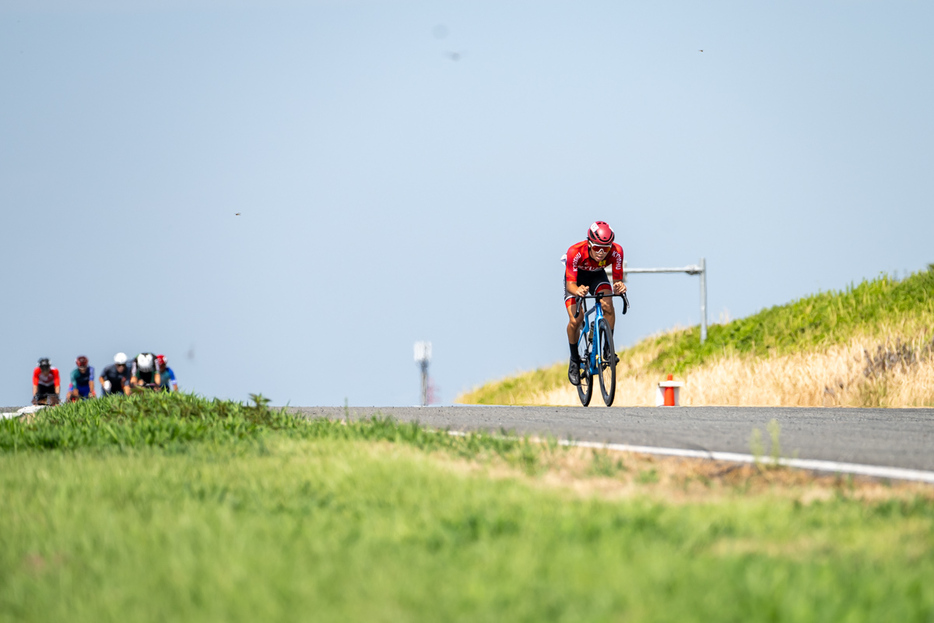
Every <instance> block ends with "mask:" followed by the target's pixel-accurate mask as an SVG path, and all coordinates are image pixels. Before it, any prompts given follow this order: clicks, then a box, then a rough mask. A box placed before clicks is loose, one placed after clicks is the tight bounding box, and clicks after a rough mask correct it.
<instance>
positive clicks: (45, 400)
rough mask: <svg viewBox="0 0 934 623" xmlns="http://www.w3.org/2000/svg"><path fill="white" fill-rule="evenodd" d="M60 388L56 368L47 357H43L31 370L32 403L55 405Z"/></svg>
mask: <svg viewBox="0 0 934 623" xmlns="http://www.w3.org/2000/svg"><path fill="white" fill-rule="evenodd" d="M61 390H62V382H61V379H60V377H59V375H58V368H53V367H52V365H51V364H50V363H49V359H48V357H43V358H42V359H40V360H39V365H38V366H37V367H36V369H35V370H33V371H32V404H34V405H37V404H40V403H41V404H46V405H56V404H58V393H59V392H60V391H61Z"/></svg>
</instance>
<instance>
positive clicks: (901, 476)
mask: <svg viewBox="0 0 934 623" xmlns="http://www.w3.org/2000/svg"><path fill="white" fill-rule="evenodd" d="M448 434H449V435H456V436H464V435H468V434H470V433H465V432H461V431H448ZM510 439H518V437H510ZM532 439H535V440H536V441H541V440H540V439H537V438H532ZM558 444H559V445H562V446H570V447H575V448H594V449H599V450H616V451H619V452H638V453H640V454H660V455H664V456H680V457H684V458H690V459H711V460H714V461H730V462H733V463H755V462H756V461H758V462H759V463H762V464H767V465H775V464H778V465H781V466H783V467H793V468H797V469H809V470H813V471H820V472H833V473H837V474H855V475H859V476H871V477H873V478H890V479H892V480H910V481H914V482H926V483H930V484H934V472H926V471H923V470H919V469H905V468H902V467H885V466H879V465H863V464H861V463H840V462H837V461H821V460H817V459H782V458H780V459H778V460H777V461H776V460H775V459H774V458H772V457H770V456H761V457H758V459H757V458H756V457H754V456H753V455H751V454H739V453H736V452H707V451H704V450H682V449H680V448H657V447H654V446H631V445H628V444H623V443H599V442H596V441H568V440H560V441H558Z"/></svg>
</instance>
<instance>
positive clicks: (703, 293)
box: [700, 258, 707, 344]
mask: <svg viewBox="0 0 934 623" xmlns="http://www.w3.org/2000/svg"><path fill="white" fill-rule="evenodd" d="M700 318H701V324H700V342H701V344H703V343H704V342H706V341H707V260H706V259H704V258H701V259H700Z"/></svg>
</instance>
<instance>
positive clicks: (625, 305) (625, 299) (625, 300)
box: [620, 292, 629, 316]
mask: <svg viewBox="0 0 934 623" xmlns="http://www.w3.org/2000/svg"><path fill="white" fill-rule="evenodd" d="M620 296H622V297H623V315H624V316H625V315H626V312H628V311H629V297H628V296H626V293H625V292H623V293H622V294H621V295H620Z"/></svg>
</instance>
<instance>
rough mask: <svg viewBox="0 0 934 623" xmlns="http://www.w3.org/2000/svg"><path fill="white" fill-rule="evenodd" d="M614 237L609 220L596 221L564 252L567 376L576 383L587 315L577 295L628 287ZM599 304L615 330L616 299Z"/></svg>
mask: <svg viewBox="0 0 934 623" xmlns="http://www.w3.org/2000/svg"><path fill="white" fill-rule="evenodd" d="M615 238H616V234H614V233H613V229H612V228H611V227H610V226H609V225H608V224H607V223H605V222H604V221H597V222H595V223H594V224H593V225H591V226H590V229H589V230H588V231H587V239H586V240H583V241H581V242H578V243H577V244H574V245H571V248H569V249H568V252H567V255H566V256H565V268H564V306H565V308H566V309H567V312H568V343H569V346H570V348H571V362H570V364H569V365H568V380H569V381H571V383H572V384H573V385H580V382H581V379H580V355H578V353H577V340H578V339H579V338H580V331H581V325H582V324H583V322H584V315H583V314H581V313H580V311H581V309H582V307H583V306H582V305H580V299H578V298H577V297H579V296H584V295H586V294H599V293H607V294H609V293H610V292H613V293H614V294H622V293H623V292H625V291H626V284H625V283H623V248H622V247H621V246H619V244H617V243H615V242H613V240H614V239H615ZM607 266H612V268H613V285H612V286H611V285H610V280H609V279H607V276H606V267H607ZM600 306H601V307H603V317H604V318H606V321H607V324H609V325H610V331H612V330H613V327H615V326H616V312H615V310H614V309H613V299H612V298H611V297H607V298H604V299H600Z"/></svg>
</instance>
